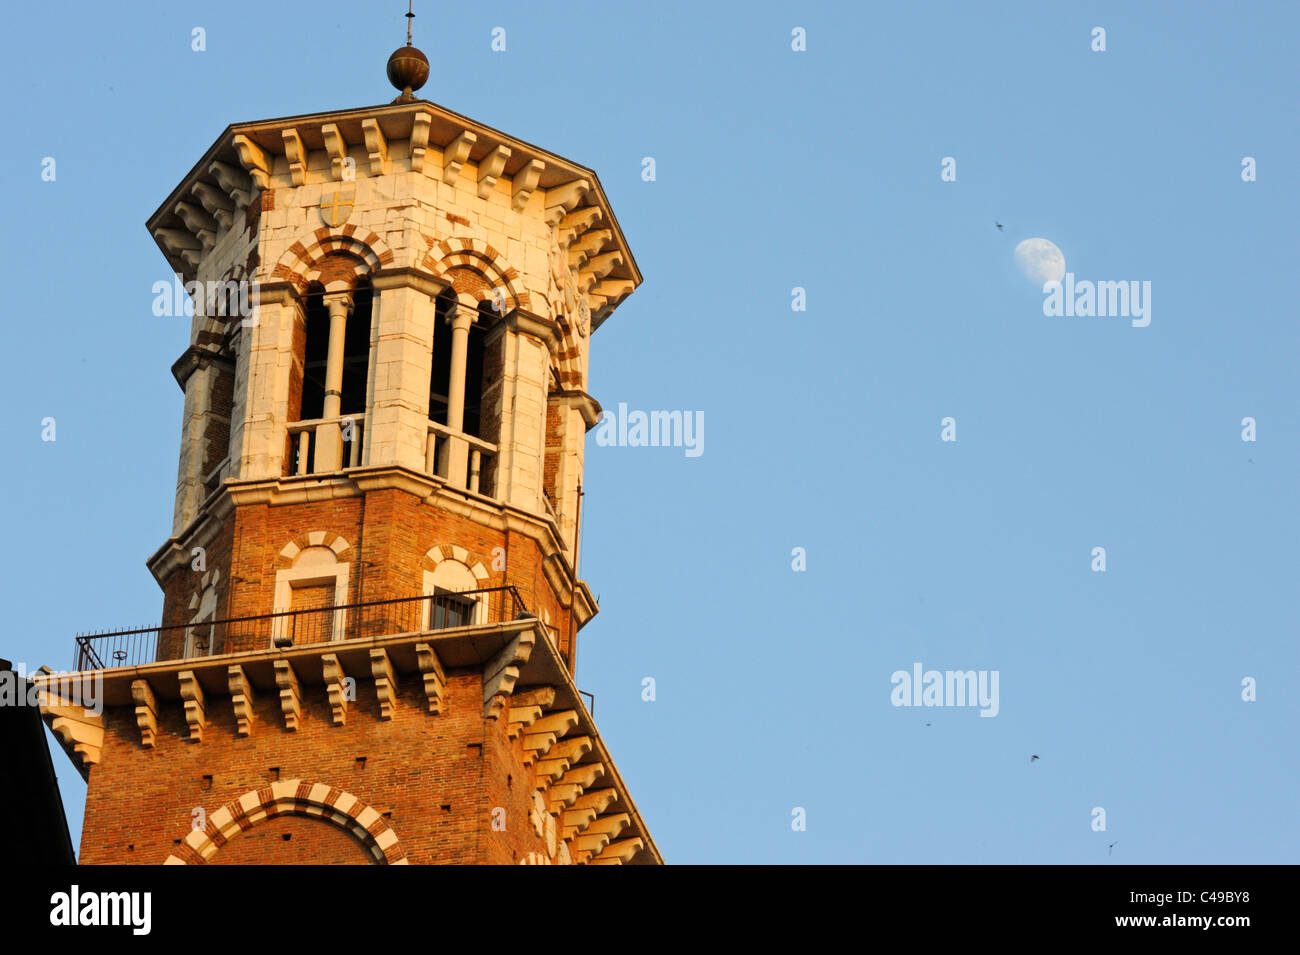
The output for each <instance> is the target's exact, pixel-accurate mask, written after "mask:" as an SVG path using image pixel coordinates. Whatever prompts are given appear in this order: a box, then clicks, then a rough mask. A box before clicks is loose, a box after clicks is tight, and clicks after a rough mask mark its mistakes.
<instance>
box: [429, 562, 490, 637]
mask: <svg viewBox="0 0 1300 955" xmlns="http://www.w3.org/2000/svg"><path fill="white" fill-rule="evenodd" d="M481 586H482V585H481V584H480V583H479V581H478V578H476V577H475V576H474V572H473V571H472V570H470V569H469V567H467V566H466V565H464V564H462V563H461V562H460V561H458V560H452V559H450V558H448V559H446V560H442V561H440V562H439V563H438V565H437V567H435V568H434V569H433V570H432V571H429V570H426V571H425V572H424V593H425V596H426V597H428V598H429V599H428V600H426V601H425V609H424V629H425V630H443V629H446V628H447V627H467V626H470V625H472V624H480V623H485V622H486V621H487V600H486V595H485V594H481V593H472V592H471V591H476V590H478V589H479V588H480V587H481Z"/></svg>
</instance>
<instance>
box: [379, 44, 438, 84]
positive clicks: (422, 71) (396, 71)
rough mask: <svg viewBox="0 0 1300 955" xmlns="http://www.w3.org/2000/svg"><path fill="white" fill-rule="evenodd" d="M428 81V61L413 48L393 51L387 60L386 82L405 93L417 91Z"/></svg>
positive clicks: (408, 47)
mask: <svg viewBox="0 0 1300 955" xmlns="http://www.w3.org/2000/svg"><path fill="white" fill-rule="evenodd" d="M428 79H429V59H428V57H426V56H425V55H424V54H423V53H421V52H420V51H419V50H417V49H416V48H415V47H413V46H404V47H402V48H401V49H400V50H395V51H393V55H392V56H390V57H389V58H388V82H390V83H392V84H393V86H395V87H397V89H399V90H401V91H402V92H403V93H405V92H406V91H407V90H408V89H409V90H412V91H414V90H418V89H419V88H420V87H421V86H423V85H424V84H425V82H426V81H427V80H428Z"/></svg>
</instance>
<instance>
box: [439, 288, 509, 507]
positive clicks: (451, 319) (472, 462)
mask: <svg viewBox="0 0 1300 955" xmlns="http://www.w3.org/2000/svg"><path fill="white" fill-rule="evenodd" d="M499 320H500V317H499V314H498V312H497V310H496V309H495V308H493V307H492V302H491V301H489V300H486V299H485V300H482V301H478V302H477V303H474V302H473V301H472V300H470V296H469V295H468V294H464V293H463V294H461V295H459V296H458V295H457V293H456V292H455V291H454V290H452V289H448V290H446V291H445V292H443V293H442V294H441V295H439V296H438V298H437V300H436V302H435V308H434V328H433V355H432V359H433V360H432V361H431V362H430V369H429V432H430V434H429V448H428V461H427V466H428V468H429V470H430V471H431V473H433V474H436V475H438V476H439V477H442V478H447V479H448V480H452V481H453V482H454V483H456V484H457V485H458V486H460V487H464V488H466V489H468V490H471V491H475V492H478V493H482V494H488V495H490V494H491V493H492V487H493V475H494V473H495V461H496V452H497V447H496V433H497V430H498V427H497V422H496V421H495V420H493V418H492V413H491V408H490V404H491V402H492V401H494V400H498V399H499V392H500V382H499V379H500V364H501V363H500V361H497V362H496V363H495V365H493V364H492V362H490V361H489V347H488V340H489V338H491V337H492V331H493V328H494V327H495V326H496V325H497V323H498V322H499ZM466 323H468V324H466ZM457 328H460V329H461V331H459V332H458V331H457V330H456V329H457ZM458 334H461V335H464V336H465V338H464V359H463V362H464V364H463V367H460V368H457V367H456V362H457V360H458V356H457V354H456V336H457V335H458ZM493 367H495V368H496V372H495V373H494V372H493V371H492V370H491V369H492V368H493ZM458 388H459V397H460V404H459V413H458V406H457V401H456V398H457V389H458Z"/></svg>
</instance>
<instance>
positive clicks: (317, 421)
mask: <svg viewBox="0 0 1300 955" xmlns="http://www.w3.org/2000/svg"><path fill="white" fill-rule="evenodd" d="M364 420H365V419H364V418H363V417H362V416H361V415H356V416H348V415H344V416H342V417H339V418H314V419H312V420H309V421H295V422H293V423H291V424H290V425H289V428H288V430H289V436H290V438H291V439H292V440H293V450H292V457H291V463H290V468H289V470H290V473H292V474H293V476H294V477H303V476H304V475H308V474H330V473H332V472H336V471H340V470H342V469H343V468H355V467H358V466H359V465H361V463H362V461H363V458H362V452H363V451H364V437H363V428H364V426H363V422H364ZM496 462H497V446H496V445H495V444H492V443H490V442H488V441H484V440H483V439H481V438H476V437H474V435H472V434H467V433H465V432H462V431H453V430H452V429H451V428H448V427H447V426H446V425H442V424H438V423H437V422H436V421H430V422H429V429H428V435H427V437H426V440H425V455H424V470H425V473H426V474H431V475H433V476H435V477H439V478H442V479H443V480H444V481H446V482H447V483H448V484H450V485H451V486H453V487H456V488H460V489H462V490H466V491H471V492H473V493H474V494H483V495H486V496H488V497H492V496H493V489H494V487H495V483H496V480H495V479H496ZM227 464H228V462H222V465H221V466H220V467H218V468H217V469H216V470H215V471H213V473H212V474H211V475H209V477H208V479H207V484H208V485H210V486H209V487H208V490H209V492H210V491H212V490H215V489H216V487H217V486H219V484H220V479H221V477H223V476H224V474H225V471H226V470H228V468H227V467H226V466H227Z"/></svg>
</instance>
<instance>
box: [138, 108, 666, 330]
mask: <svg viewBox="0 0 1300 955" xmlns="http://www.w3.org/2000/svg"><path fill="white" fill-rule="evenodd" d="M363 144H364V145H365V147H366V149H367V150H368V151H369V153H368V154H369V161H368V162H358V163H357V164H356V166H355V170H354V172H355V175H357V176H358V177H376V176H383V175H390V174H397V173H406V172H411V173H417V174H423V175H426V176H437V177H439V178H441V179H442V180H443V181H444V182H447V183H448V184H454V183H455V182H456V181H457V180H458V179H459V178H460V176H461V175H462V174H463V173H462V170H464V169H465V168H466V167H468V166H473V167H475V168H476V169H477V177H478V182H477V184H476V185H477V191H478V194H479V196H480V198H486V197H488V196H490V195H492V194H493V193H494V192H496V191H497V189H496V187H497V184H498V182H499V181H505V182H508V183H509V184H510V194H511V206H512V208H513V209H514V211H515V212H523V211H524V210H525V209H526V208H528V207H529V200H530V199H531V198H532V197H533V196H534V194H535V193H540V194H541V195H542V203H541V207H540V209H538V208H537V206H535V205H534V206H533V207H532V208H533V209H534V210H535V211H534V212H532V213H530V214H535V215H539V216H541V217H543V218H544V220H545V221H546V222H547V223H548V224H550V225H552V226H555V227H558V228H560V230H561V237H562V244H563V245H565V246H568V245H569V244H570V243H577V245H578V246H579V247H580V252H579V253H578V254H579V255H580V257H581V259H582V262H581V263H580V264H579V268H580V270H581V273H582V278H581V280H580V283H579V284H580V287H581V290H582V292H583V294H585V295H586V296H587V297H588V302H589V304H590V307H591V309H592V329H593V330H594V329H595V328H597V327H599V326H600V324H601V323H602V322H603V321H604V320H605V319H606V318H607V317H608V316H609V315H610V314H611V313H612V312H613V310H614V309H615V308H616V307H617V306H618V304H619V303H620V302H622V300H623V299H624V298H626V297H627V295H629V294H630V293H631V292H632V291H633V290H634V289H635V288H636V287H637V286H638V285H640V284H641V273H640V270H639V269H638V267H637V264H636V260H635V259H634V258H633V256H632V251H631V248H630V247H629V246H628V242H627V239H626V237H625V236H624V235H623V232H622V229H621V228H620V227H619V224H618V221H617V220H616V219H615V218H614V214H613V209H612V207H611V205H610V203H609V199H608V197H607V196H606V195H605V191H604V188H603V187H602V186H601V184H600V179H599V177H598V176H597V175H596V173H595V172H593V171H592V170H590V169H588V168H586V167H585V166H580V165H578V164H576V163H573V162H571V161H569V160H567V159H564V158H563V157H561V156H558V155H556V154H555V153H551V152H548V151H546V150H544V149H541V148H539V147H537V146H534V145H532V144H531V143H527V142H525V141H524V140H521V139H518V138H516V137H513V136H510V135H508V134H506V133H504V132H501V131H500V130H497V129H493V128H492V127H490V126H485V125H483V124H482V123H478V122H475V121H474V120H472V119H469V118H468V117H465V116H461V115H460V114H458V113H454V112H452V111H451V110H448V109H446V108H444V107H442V106H439V105H437V104H436V103H432V102H429V101H427V100H417V101H416V102H413V103H397V104H390V105H386V106H372V107H365V108H361V109H345V110H334V111H331V112H326V113H312V114H307V115H302V116H289V117H283V118H280V119H267V120H260V121H258V122H253V123H239V124H235V125H232V126H228V127H226V129H225V130H224V131H223V132H222V134H221V135H220V136H219V137H218V138H217V141H216V142H215V143H213V144H212V146H211V147H209V148H208V150H207V152H206V153H204V155H203V158H202V159H200V160H199V162H198V163H197V164H196V165H195V166H194V168H193V169H191V170H190V172H189V173H188V174H187V175H186V176H185V178H184V179H183V180H182V181H181V183H180V185H178V186H177V187H176V188H175V189H173V190H172V192H171V194H170V195H169V196H168V197H167V199H166V200H165V201H164V202H163V203H162V205H161V206H159V208H158V209H157V210H156V211H155V212H154V214H153V215H151V216H150V217H149V220H148V222H147V227H148V229H149V234H150V235H152V236H153V237H154V239H155V241H156V242H157V243H158V245H159V248H160V249H161V250H162V252H163V254H164V255H165V256H166V257H167V260H168V262H169V263H170V264H171V265H172V268H173V270H174V271H175V272H177V274H180V275H182V277H183V278H185V279H190V278H192V277H193V276H194V274H195V273H196V272H197V269H198V265H199V263H200V261H201V260H202V258H203V257H204V256H205V255H206V254H207V253H208V251H209V250H210V249H212V248H213V247H214V244H215V243H216V242H217V241H218V240H219V238H220V235H224V234H226V233H227V232H229V231H230V230H231V229H239V228H243V227H244V222H245V217H244V216H241V215H239V213H240V212H241V211H242V210H243V209H245V208H247V207H248V206H249V204H250V203H252V202H254V201H259V199H258V197H259V196H260V194H261V192H262V191H263V190H266V189H278V188H293V187H297V186H302V185H305V184H307V183H308V182H318V181H326V182H328V181H331V180H339V179H341V177H342V176H343V163H342V162H341V159H342V158H343V153H345V152H346V150H347V149H348V148H349V147H353V146H360V145H363ZM313 153H324V154H326V155H327V156H328V157H330V159H331V161H330V162H329V163H328V164H327V165H325V166H321V165H320V164H317V163H315V162H312V161H310V157H311V154H313ZM439 154H440V158H435V157H438V156H439ZM322 177H323V178H322ZM575 223H577V224H575ZM596 225H599V229H597V228H594V226H596ZM219 230H220V235H218V231H219Z"/></svg>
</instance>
